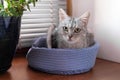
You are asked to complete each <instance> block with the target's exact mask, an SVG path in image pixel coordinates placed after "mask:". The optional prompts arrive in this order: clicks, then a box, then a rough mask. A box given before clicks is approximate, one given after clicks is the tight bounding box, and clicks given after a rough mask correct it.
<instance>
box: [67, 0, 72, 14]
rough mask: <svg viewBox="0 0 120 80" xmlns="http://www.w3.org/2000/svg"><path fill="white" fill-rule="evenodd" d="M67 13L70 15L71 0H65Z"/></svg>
mask: <svg viewBox="0 0 120 80" xmlns="http://www.w3.org/2000/svg"><path fill="white" fill-rule="evenodd" d="M67 14H68V15H69V16H72V0H67Z"/></svg>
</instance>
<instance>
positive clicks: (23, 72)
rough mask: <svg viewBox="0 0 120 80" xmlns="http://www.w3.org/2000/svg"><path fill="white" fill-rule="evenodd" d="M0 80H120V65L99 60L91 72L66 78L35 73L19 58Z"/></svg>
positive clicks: (23, 59) (16, 58)
mask: <svg viewBox="0 0 120 80" xmlns="http://www.w3.org/2000/svg"><path fill="white" fill-rule="evenodd" d="M0 80H120V64H118V63H114V62H109V61H105V60H101V59H97V61H96V64H95V66H94V68H93V69H92V70H91V71H89V72H87V73H83V74H78V75H67V76H65V75H54V74H47V73H43V72H40V71H35V70H33V69H31V68H29V67H28V63H27V60H26V58H25V57H23V56H18V57H15V58H14V60H13V63H12V67H11V68H10V69H9V70H8V72H6V73H4V74H0Z"/></svg>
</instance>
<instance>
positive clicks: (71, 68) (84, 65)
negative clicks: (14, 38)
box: [26, 37, 99, 75]
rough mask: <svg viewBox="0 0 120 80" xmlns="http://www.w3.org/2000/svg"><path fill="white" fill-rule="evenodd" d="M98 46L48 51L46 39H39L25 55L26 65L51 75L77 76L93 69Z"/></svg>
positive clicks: (96, 44)
mask: <svg viewBox="0 0 120 80" xmlns="http://www.w3.org/2000/svg"><path fill="white" fill-rule="evenodd" d="M98 49H99V44H98V43H95V44H94V45H93V46H91V47H88V48H83V49H48V48H47V47H46V37H39V38H38V39H37V40H36V41H35V42H34V43H33V45H32V47H31V48H30V49H29V51H28V53H27V56H26V58H27V60H28V65H29V66H30V67H32V68H34V69H36V70H39V71H43V72H47V73H53V74H63V75H70V74H79V73H84V72H87V71H89V70H90V69H91V68H93V66H94V64H95V61H96V55H97V52H98Z"/></svg>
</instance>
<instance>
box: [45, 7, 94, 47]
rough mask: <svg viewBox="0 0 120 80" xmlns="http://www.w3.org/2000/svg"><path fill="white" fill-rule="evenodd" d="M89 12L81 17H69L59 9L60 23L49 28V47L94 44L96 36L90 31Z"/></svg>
mask: <svg viewBox="0 0 120 80" xmlns="http://www.w3.org/2000/svg"><path fill="white" fill-rule="evenodd" d="M89 16H90V14H89V12H86V13H84V14H83V15H82V16H80V17H79V18H71V17H69V16H68V15H67V14H66V12H65V11H64V10H63V9H59V25H58V26H57V27H56V26H51V27H50V28H49V29H48V35H47V46H48V48H70V49H71V48H77V49H78V48H86V47H89V46H91V45H92V44H94V36H93V34H92V33H89V32H88V29H87V23H88V19H89Z"/></svg>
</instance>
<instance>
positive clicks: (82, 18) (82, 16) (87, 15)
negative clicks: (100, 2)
mask: <svg viewBox="0 0 120 80" xmlns="http://www.w3.org/2000/svg"><path fill="white" fill-rule="evenodd" d="M89 17H90V12H89V11H87V12H85V13H84V14H83V15H81V16H80V17H79V18H78V19H79V20H81V21H82V22H83V23H84V24H85V26H87V24H88V20H89Z"/></svg>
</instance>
